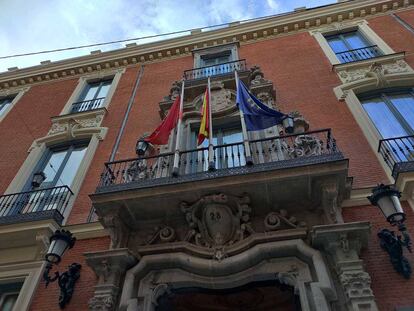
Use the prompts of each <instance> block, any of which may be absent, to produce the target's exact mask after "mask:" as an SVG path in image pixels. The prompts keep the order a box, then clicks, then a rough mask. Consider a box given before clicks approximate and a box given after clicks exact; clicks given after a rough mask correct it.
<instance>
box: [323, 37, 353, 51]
mask: <svg viewBox="0 0 414 311" xmlns="http://www.w3.org/2000/svg"><path fill="white" fill-rule="evenodd" d="M327 40H328V43H329V46H330V47H331V49H332V51H334V52H335V53H340V52H345V51H348V47H347V46H346V44H345V42H344V41H342V40H341V39H340V38H339V37H330V38H327Z"/></svg>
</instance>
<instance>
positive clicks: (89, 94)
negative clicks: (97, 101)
mask: <svg viewBox="0 0 414 311" xmlns="http://www.w3.org/2000/svg"><path fill="white" fill-rule="evenodd" d="M87 87H88V90H87V91H86V93H85V95H84V96H83V97H82V98H80V99H79V101H86V100H91V99H93V98H94V97H95V95H96V92H97V91H98V87H99V84H88V86H87Z"/></svg>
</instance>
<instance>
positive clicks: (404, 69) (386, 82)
mask: <svg viewBox="0 0 414 311" xmlns="http://www.w3.org/2000/svg"><path fill="white" fill-rule="evenodd" d="M404 57H405V55H404V53H396V54H393V55H385V56H381V57H376V58H373V59H369V60H364V61H360V62H354V63H348V64H340V65H335V66H334V70H335V71H336V72H337V73H338V77H339V78H340V79H341V82H342V84H341V85H339V86H337V87H335V88H334V92H335V94H336V96H337V98H338V99H339V100H344V99H345V98H346V97H347V96H348V94H349V92H350V91H351V90H352V91H354V93H355V94H357V93H361V92H365V91H369V90H373V89H378V88H387V87H393V86H399V85H404V84H409V83H410V82H412V81H413V79H414V70H413V69H412V68H411V67H410V66H409V65H408V64H407V62H406V61H405V60H404ZM404 81H407V82H406V83H405V82H404Z"/></svg>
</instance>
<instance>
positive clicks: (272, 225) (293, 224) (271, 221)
mask: <svg viewBox="0 0 414 311" xmlns="http://www.w3.org/2000/svg"><path fill="white" fill-rule="evenodd" d="M264 225H265V228H266V231H275V230H279V229H282V228H283V225H285V226H286V227H288V228H304V227H306V223H305V222H303V221H300V222H299V221H298V220H297V219H296V217H294V216H289V215H288V212H287V211H286V210H284V209H281V210H279V211H276V212H271V213H269V214H267V216H266V217H265V220H264Z"/></svg>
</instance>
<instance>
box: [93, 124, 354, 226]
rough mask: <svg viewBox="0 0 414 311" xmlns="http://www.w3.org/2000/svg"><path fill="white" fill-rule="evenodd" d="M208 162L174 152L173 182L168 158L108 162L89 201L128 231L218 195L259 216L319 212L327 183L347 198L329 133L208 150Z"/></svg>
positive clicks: (344, 170)
mask: <svg viewBox="0 0 414 311" xmlns="http://www.w3.org/2000/svg"><path fill="white" fill-rule="evenodd" d="M245 146H249V148H250V153H251V161H247V156H246V152H245V151H246V150H245V148H246V147H245ZM213 161H214V166H215V167H214V169H212V168H209V165H208V163H209V161H208V150H207V148H200V149H193V150H185V151H181V152H180V153H179V174H178V176H173V174H172V173H173V163H174V154H173V153H164V154H158V155H155V156H147V157H140V158H135V159H127V160H120V161H114V162H108V163H106V164H105V170H104V172H103V173H102V176H101V181H100V184H99V185H98V187H97V189H96V192H95V194H92V195H91V196H90V197H91V199H92V202H93V206H94V208H95V210H96V212H97V214H98V215H99V216H100V217H101V218H102V217H103V218H106V217H107V216H108V217H114V216H111V215H114V214H116V215H118V216H116V217H120V218H122V219H123V222H125V223H126V224H127V226H128V227H129V228H131V230H135V229H136V228H139V227H140V226H142V225H148V221H149V222H152V221H155V220H158V221H160V220H161V221H166V219H167V218H168V219H170V220H171V219H180V217H182V213H181V212H180V207H179V206H180V204H181V202H183V201H186V202H194V201H196V200H198V199H199V198H200V197H201V196H203V195H209V194H212V193H218V192H222V193H226V194H229V195H236V196H238V195H241V194H248V195H249V197H250V198H251V200H252V202H253V203H254V205H255V206H256V209H255V213H258V214H261V213H265V212H266V211H267V212H268V211H269V209H270V210H272V209H274V208H276V206H284V208H287V209H290V210H296V211H297V212H303V211H306V210H308V211H309V210H312V209H313V210H314V209H315V208H318V206H322V205H323V204H322V203H321V202H322V201H323V199H322V198H323V197H324V194H323V191H325V190H323V189H325V188H326V185H327V183H328V184H329V185H333V189H336V190H335V191H336V192H335V193H339V195H340V197H346V196H347V194H346V193H347V190H346V189H348V188H347V187H348V186H349V183H348V182H349V179H348V178H347V176H348V161H347V160H346V159H344V157H343V155H342V153H341V152H340V151H339V150H338V148H337V146H336V143H335V139H334V138H333V137H332V135H331V131H330V130H329V129H323V130H317V131H311V132H306V133H301V134H292V135H286V136H278V137H270V138H265V139H257V140H250V141H249V142H248V144H247V143H246V142H240V143H233V144H226V145H219V146H214V159H213ZM210 162H211V161H210ZM251 162H252V163H251ZM321 200H322V201H321ZM318 202H319V203H318ZM315 215H316V214H315ZM318 215H319V214H318ZM315 217H316V216H315ZM318 217H319V218H318ZM318 217H317V218H315V219H316V221H320V219H322V218H321V216H318ZM134 228H135V229H134Z"/></svg>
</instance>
